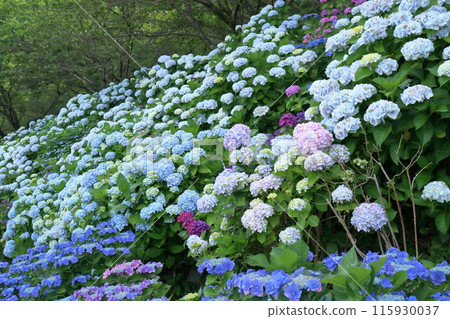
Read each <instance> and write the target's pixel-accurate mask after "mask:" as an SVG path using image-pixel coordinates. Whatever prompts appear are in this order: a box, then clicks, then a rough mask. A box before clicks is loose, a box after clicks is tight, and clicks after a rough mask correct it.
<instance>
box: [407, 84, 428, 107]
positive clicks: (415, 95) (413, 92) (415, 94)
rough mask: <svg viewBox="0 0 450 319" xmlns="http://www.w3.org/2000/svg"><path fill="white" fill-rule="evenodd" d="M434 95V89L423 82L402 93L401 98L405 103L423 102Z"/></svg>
mask: <svg viewBox="0 0 450 319" xmlns="http://www.w3.org/2000/svg"><path fill="white" fill-rule="evenodd" d="M432 97H433V91H432V90H431V88H430V87H428V86H426V85H422V84H418V85H414V86H411V87H409V88H407V89H406V90H404V91H403V93H402V94H400V98H401V100H402V102H403V103H404V104H405V105H410V104H416V103H421V102H423V101H425V100H428V99H430V98H432Z"/></svg>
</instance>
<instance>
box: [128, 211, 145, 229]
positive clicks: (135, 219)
mask: <svg viewBox="0 0 450 319" xmlns="http://www.w3.org/2000/svg"><path fill="white" fill-rule="evenodd" d="M128 221H129V222H130V224H131V225H133V226H134V225H136V224H137V223H139V222H143V221H144V220H143V219H142V218H141V216H139V214H134V215H131V216H129V217H128Z"/></svg>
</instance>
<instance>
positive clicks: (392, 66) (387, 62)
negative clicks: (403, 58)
mask: <svg viewBox="0 0 450 319" xmlns="http://www.w3.org/2000/svg"><path fill="white" fill-rule="evenodd" d="M397 69H398V62H397V61H395V60H394V59H391V58H387V59H384V60H382V61H381V62H380V63H378V66H377V68H376V69H375V72H377V73H378V74H379V75H384V74H385V75H391V74H392V73H393V72H395V71H397Z"/></svg>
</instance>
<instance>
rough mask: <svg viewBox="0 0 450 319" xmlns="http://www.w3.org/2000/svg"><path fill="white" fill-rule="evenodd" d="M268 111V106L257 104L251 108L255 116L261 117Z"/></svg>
mask: <svg viewBox="0 0 450 319" xmlns="http://www.w3.org/2000/svg"><path fill="white" fill-rule="evenodd" d="M267 112H269V107H268V106H265V105H264V106H258V107H256V108H255V109H254V110H253V116H255V117H261V116H264V115H266V114H267Z"/></svg>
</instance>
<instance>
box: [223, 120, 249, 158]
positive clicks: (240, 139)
mask: <svg viewBox="0 0 450 319" xmlns="http://www.w3.org/2000/svg"><path fill="white" fill-rule="evenodd" d="M250 143H251V130H250V128H249V127H248V126H247V125H244V124H235V125H234V126H233V127H232V128H231V129H229V130H228V131H227V133H226V134H225V138H224V141H223V146H224V147H225V148H226V149H227V150H230V151H232V150H235V149H237V148H239V147H240V146H242V145H244V146H248V145H250Z"/></svg>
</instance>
